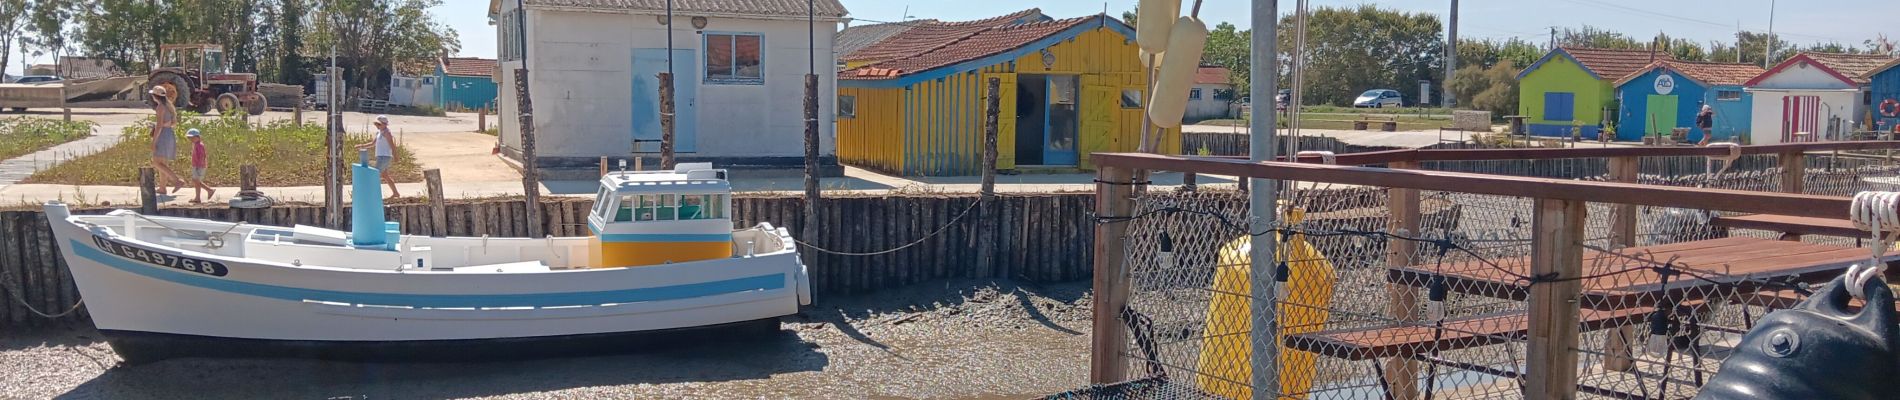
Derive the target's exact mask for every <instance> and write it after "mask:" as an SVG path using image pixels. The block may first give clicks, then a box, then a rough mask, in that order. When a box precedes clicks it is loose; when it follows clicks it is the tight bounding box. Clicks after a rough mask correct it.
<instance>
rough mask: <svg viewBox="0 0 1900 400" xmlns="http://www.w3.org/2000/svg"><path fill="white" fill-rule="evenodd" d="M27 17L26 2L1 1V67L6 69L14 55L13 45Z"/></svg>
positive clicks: (21, 0)
mask: <svg viewBox="0 0 1900 400" xmlns="http://www.w3.org/2000/svg"><path fill="white" fill-rule="evenodd" d="M27 17H28V14H27V3H26V0H0V67H5V66H6V65H7V61H9V60H8V58H9V56H11V55H13V45H14V43H15V42H16V41H17V39H19V38H20V28H21V24H22V23H25V22H27Z"/></svg>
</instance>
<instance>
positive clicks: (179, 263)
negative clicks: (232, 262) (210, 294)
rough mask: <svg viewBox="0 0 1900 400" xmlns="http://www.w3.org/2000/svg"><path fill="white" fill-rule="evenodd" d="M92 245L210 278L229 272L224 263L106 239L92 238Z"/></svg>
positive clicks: (122, 255)
mask: <svg viewBox="0 0 1900 400" xmlns="http://www.w3.org/2000/svg"><path fill="white" fill-rule="evenodd" d="M92 243H93V244H96V245H98V246H99V249H100V250H104V251H105V252H106V253H110V254H112V255H115V256H119V257H124V258H126V259H130V260H134V261H138V262H143V263H146V264H152V265H157V266H161V267H166V268H172V269H178V270H183V271H190V272H196V273H200V274H205V275H211V276H224V274H225V273H226V272H228V271H229V270H228V269H226V268H225V267H224V263H220V262H217V261H211V260H203V259H197V258H192V257H186V256H181V255H176V254H166V253H162V252H159V251H158V250H152V249H147V248H144V247H139V246H134V245H130V244H126V243H121V242H119V241H117V240H112V239H106V238H103V237H99V236H93V237H92Z"/></svg>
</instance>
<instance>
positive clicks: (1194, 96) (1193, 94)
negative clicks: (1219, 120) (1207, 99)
mask: <svg viewBox="0 0 1900 400" xmlns="http://www.w3.org/2000/svg"><path fill="white" fill-rule="evenodd" d="M1200 99H1201V88H1193V89H1188V100H1200Z"/></svg>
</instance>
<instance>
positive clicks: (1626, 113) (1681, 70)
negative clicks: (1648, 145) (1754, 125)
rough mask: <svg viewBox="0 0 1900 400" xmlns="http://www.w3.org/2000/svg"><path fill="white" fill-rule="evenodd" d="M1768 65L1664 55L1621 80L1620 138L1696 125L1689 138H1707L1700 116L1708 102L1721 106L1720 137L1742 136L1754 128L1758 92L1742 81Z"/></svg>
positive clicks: (1637, 137)
mask: <svg viewBox="0 0 1900 400" xmlns="http://www.w3.org/2000/svg"><path fill="white" fill-rule="evenodd" d="M1762 72H1763V70H1762V69H1761V67H1757V66H1754V65H1749V64H1727V63H1705V62H1691V61H1676V60H1662V61H1657V62H1653V63H1650V64H1649V65H1647V66H1644V67H1643V68H1641V69H1638V70H1636V71H1634V72H1630V73H1629V75H1625V76H1623V78H1622V79H1618V80H1616V98H1617V102H1618V104H1619V106H1618V107H1617V110H1618V112H1617V124H1616V140H1622V141H1636V140H1642V138H1643V137H1644V136H1662V135H1668V134H1669V133H1670V131H1671V130H1672V129H1675V128H1691V129H1690V130H1689V135H1688V136H1687V138H1686V139H1687V140H1689V141H1692V142H1693V141H1701V140H1702V132H1701V131H1700V130H1698V129H1693V128H1695V117H1696V114H1697V113H1698V112H1700V111H1701V109H1702V105H1703V104H1708V105H1710V106H1712V107H1714V109H1715V119H1714V121H1713V122H1714V124H1713V125H1714V126H1712V127H1711V128H1710V130H1711V131H1713V133H1714V135H1715V140H1717V141H1729V140H1739V139H1735V138H1737V137H1740V136H1743V135H1746V134H1747V133H1748V128H1749V121H1750V113H1751V107H1750V105H1751V104H1753V95H1751V94H1749V93H1748V92H1745V91H1743V90H1742V84H1743V83H1746V82H1748V80H1749V79H1752V78H1754V77H1755V76H1756V75H1761V73H1762Z"/></svg>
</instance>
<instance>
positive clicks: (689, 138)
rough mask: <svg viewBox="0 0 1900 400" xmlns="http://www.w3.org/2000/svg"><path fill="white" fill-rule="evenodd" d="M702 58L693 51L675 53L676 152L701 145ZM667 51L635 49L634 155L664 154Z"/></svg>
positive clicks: (674, 129)
mask: <svg viewBox="0 0 1900 400" xmlns="http://www.w3.org/2000/svg"><path fill="white" fill-rule="evenodd" d="M698 61H699V59H698V58H696V57H694V56H693V51H692V50H682V49H674V50H673V117H674V118H673V125H674V126H673V152H675V153H692V152H694V151H695V150H694V149H695V148H696V147H697V146H695V144H696V143H698V140H697V139H698V137H699V135H698V133H699V120H698V118H695V117H694V116H695V115H696V114H694V113H693V105H694V104H695V103H698V101H699V90H698V89H699V63H698ZM661 72H666V49H633V110H631V111H632V112H633V138H634V140H636V142H635V146H634V147H633V148H634V150H633V151H634V152H636V153H658V152H660V137H661V136H662V135H661V132H660V73H661Z"/></svg>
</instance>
